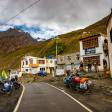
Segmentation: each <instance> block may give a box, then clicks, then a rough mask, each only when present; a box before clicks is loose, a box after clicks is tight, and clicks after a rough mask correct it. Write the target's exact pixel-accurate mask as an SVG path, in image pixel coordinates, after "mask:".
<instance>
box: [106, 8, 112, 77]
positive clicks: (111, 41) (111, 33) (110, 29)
mask: <svg viewBox="0 0 112 112" xmlns="http://www.w3.org/2000/svg"><path fill="white" fill-rule="evenodd" d="M107 37H108V38H107V39H108V49H109V64H110V74H111V78H112V9H111V14H110V16H109V19H108V22H107Z"/></svg>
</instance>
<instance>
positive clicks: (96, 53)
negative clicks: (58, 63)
mask: <svg viewBox="0 0 112 112" xmlns="http://www.w3.org/2000/svg"><path fill="white" fill-rule="evenodd" d="M80 60H81V61H82V62H83V64H84V67H85V69H86V70H87V71H92V68H94V69H93V70H94V71H96V68H98V70H99V71H104V65H106V68H109V64H108V44H107V41H106V36H104V35H103V34H96V35H92V36H87V37H83V38H81V39H80ZM96 66H97V67H96Z"/></svg>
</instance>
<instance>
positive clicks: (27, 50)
mask: <svg viewBox="0 0 112 112" xmlns="http://www.w3.org/2000/svg"><path fill="white" fill-rule="evenodd" d="M108 18H109V16H107V17H105V18H103V19H102V20H100V21H98V22H96V23H94V24H92V25H90V26H88V27H86V28H84V29H80V30H77V31H72V32H70V33H67V34H62V35H59V36H58V38H59V39H55V38H53V39H49V40H46V41H43V42H40V43H38V44H33V45H32V44H30V45H28V46H25V47H22V48H20V49H17V50H14V49H13V52H8V53H1V54H0V69H3V68H5V69H11V68H17V67H19V66H20V60H21V58H22V57H23V56H24V55H33V56H39V57H44V56H49V55H54V56H55V46H56V41H57V43H58V54H68V53H73V52H77V51H79V39H80V38H82V37H85V36H91V35H93V34H99V33H103V34H106V24H107V21H108ZM83 32H88V33H83ZM8 36H9V35H8ZM1 38H2V37H1ZM10 38H11V37H10ZM13 38H14V37H13ZM16 38H17V37H16ZM31 40H32V39H31ZM6 42H8V43H10V39H8V41H6ZM31 43H32V41H31ZM5 44H6V45H7V43H4V45H5ZM24 44H26V42H24ZM7 47H8V46H7ZM20 47H21V46H20ZM0 49H1V47H0ZM6 50H7V49H6ZM8 51H9V50H8Z"/></svg>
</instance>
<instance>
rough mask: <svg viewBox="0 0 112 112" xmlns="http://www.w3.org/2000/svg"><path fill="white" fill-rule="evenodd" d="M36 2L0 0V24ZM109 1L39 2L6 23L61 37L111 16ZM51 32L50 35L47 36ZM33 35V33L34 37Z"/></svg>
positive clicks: (51, 0)
mask: <svg viewBox="0 0 112 112" xmlns="http://www.w3.org/2000/svg"><path fill="white" fill-rule="evenodd" d="M34 1H36V0H0V22H6V21H7V20H8V19H9V18H10V17H13V16H14V15H16V14H17V13H18V12H20V11H21V10H22V9H24V8H26V7H28V6H29V5H30V4H32V3H33V2H34ZM110 8H112V0H40V2H39V3H38V4H35V5H34V6H33V7H31V8H30V9H28V10H27V11H25V12H24V13H22V14H20V15H19V16H17V17H16V18H15V19H13V20H11V21H9V23H8V24H9V25H8V26H0V29H5V28H6V29H7V28H8V27H9V26H10V24H13V25H22V24H25V25H27V26H32V25H33V26H34V25H36V26H43V28H44V27H48V28H50V29H53V30H54V32H50V31H46V36H47V35H54V34H61V33H65V32H69V31H72V30H75V29H78V28H83V27H85V26H88V25H89V24H92V23H94V22H96V21H98V20H100V19H102V18H103V17H105V16H107V15H108V14H109V13H110ZM50 33H51V34H50ZM33 35H35V34H33Z"/></svg>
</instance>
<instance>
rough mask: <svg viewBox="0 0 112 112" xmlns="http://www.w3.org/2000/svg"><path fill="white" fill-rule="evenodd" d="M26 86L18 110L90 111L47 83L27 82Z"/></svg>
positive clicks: (23, 111) (27, 111)
mask: <svg viewBox="0 0 112 112" xmlns="http://www.w3.org/2000/svg"><path fill="white" fill-rule="evenodd" d="M25 88H26V89H25V93H24V95H23V98H22V101H21V104H20V106H19V109H18V112H88V111H87V110H85V109H84V108H83V107H82V106H80V105H79V104H78V103H76V102H75V101H73V100H72V99H70V98H69V97H68V96H67V95H65V94H64V93H62V92H61V91H59V90H57V89H55V88H53V87H51V86H49V85H48V84H46V83H32V84H26V85H25Z"/></svg>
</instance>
